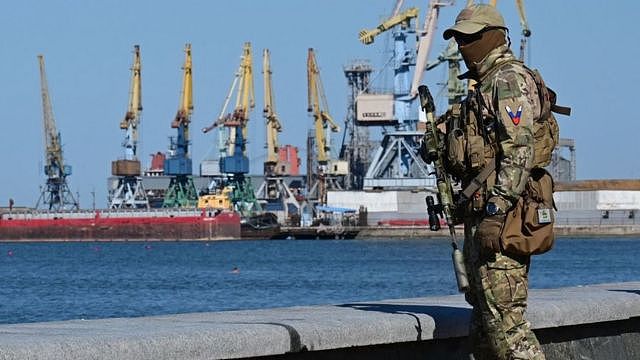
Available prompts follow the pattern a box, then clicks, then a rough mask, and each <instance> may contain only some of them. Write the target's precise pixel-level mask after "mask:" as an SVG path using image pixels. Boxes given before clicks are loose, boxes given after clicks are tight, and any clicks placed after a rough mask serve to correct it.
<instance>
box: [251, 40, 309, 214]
mask: <svg viewBox="0 0 640 360" xmlns="http://www.w3.org/2000/svg"><path fill="white" fill-rule="evenodd" d="M272 75H273V72H272V71H271V56H270V52H269V49H264V50H263V52H262V76H263V80H264V81H263V86H264V108H263V112H262V113H263V116H264V118H265V123H266V135H267V158H266V161H265V162H264V181H263V182H262V184H261V185H260V186H259V187H258V190H257V191H256V196H257V198H258V199H259V201H260V203H261V204H264V205H265V207H266V208H268V209H270V210H271V211H278V212H281V213H283V214H284V219H287V222H289V223H293V224H294V225H298V224H299V215H300V204H299V203H298V200H297V199H296V197H295V195H294V194H293V192H292V191H291V189H290V188H289V185H288V184H287V183H286V182H285V176H287V175H288V172H287V170H286V166H281V165H282V164H283V163H282V162H280V161H279V160H280V159H279V154H278V149H279V144H278V132H280V131H282V124H281V123H280V120H279V118H278V115H277V112H276V104H275V96H274V93H273V83H272V78H271V77H272ZM294 209H295V210H294Z"/></svg>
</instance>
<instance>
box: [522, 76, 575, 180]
mask: <svg viewBox="0 0 640 360" xmlns="http://www.w3.org/2000/svg"><path fill="white" fill-rule="evenodd" d="M524 68H525V69H526V70H527V72H528V73H529V74H530V75H531V77H533V80H534V82H535V84H536V87H537V88H538V97H539V100H540V116H539V117H538V120H537V121H535V122H534V123H533V139H534V151H533V167H539V168H544V167H545V166H547V165H549V164H550V163H551V155H552V154H553V150H554V149H555V148H556V146H557V145H558V140H559V136H560V128H559V127H558V122H557V121H556V118H555V116H554V115H553V113H557V114H562V115H567V116H569V115H570V114H571V108H570V107H565V106H560V105H556V99H557V95H556V93H555V91H553V90H551V89H550V88H548V87H547V86H546V85H545V83H544V80H542V76H541V75H540V73H539V72H538V70H535V69H534V70H531V69H529V68H528V67H526V66H524Z"/></svg>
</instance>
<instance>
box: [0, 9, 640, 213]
mask: <svg viewBox="0 0 640 360" xmlns="http://www.w3.org/2000/svg"><path fill="white" fill-rule="evenodd" d="M394 3H395V1H394V0H384V1H383V0H348V1H347V0H321V1H320V0H318V1H302V0H299V1H295V0H269V1H259V0H234V1H206V0H181V1H162V0H155V1H154V0H110V1H95V0H94V1H91V0H67V1H63V0H49V1H36V0H22V1H3V2H1V3H0V34H1V35H0V48H1V49H2V57H1V58H0V64H1V66H0V119H1V120H0V121H1V124H2V131H0V134H1V135H0V136H1V137H2V138H1V140H0V161H1V162H2V167H1V169H2V171H1V173H0V176H1V180H0V184H1V186H0V206H6V204H8V201H9V198H13V199H14V200H15V204H16V205H17V206H34V205H35V203H36V201H37V200H38V196H39V193H40V192H39V187H40V186H41V185H42V184H44V182H45V177H44V173H43V170H42V166H43V159H44V148H43V132H42V105H41V97H40V79H39V71H38V60H37V55H38V54H43V55H44V56H45V62H46V71H47V78H48V83H49V92H50V96H51V101H52V105H53V113H54V116H55V120H56V124H57V127H58V130H59V131H60V132H61V134H62V141H63V146H64V156H65V160H66V163H67V164H69V165H71V166H72V167H73V174H72V175H71V176H70V177H69V185H70V187H71V189H72V191H73V192H74V193H78V194H79V196H80V204H81V207H85V208H87V207H91V203H92V193H94V194H95V201H96V204H97V206H106V202H107V178H108V177H109V176H110V172H111V161H113V160H117V159H119V158H122V157H123V154H124V150H123V148H122V147H121V143H122V139H123V138H124V133H123V132H122V130H121V129H120V128H119V122H120V120H121V119H122V118H123V116H124V114H125V110H126V108H127V101H128V92H129V81H130V76H131V73H130V66H131V61H132V49H133V45H135V44H139V45H140V47H141V56H142V96H143V99H142V103H143V106H144V110H143V115H142V125H141V144H140V149H139V157H140V159H141V161H142V164H143V167H148V166H149V162H150V156H149V154H152V153H155V152H157V151H166V149H167V147H168V142H169V141H168V137H169V136H172V135H175V129H171V127H170V123H171V121H172V120H173V117H174V116H175V113H176V111H177V109H178V102H179V97H180V90H181V86H182V70H181V69H180V68H181V66H182V64H183V62H184V52H183V49H184V45H185V43H187V42H189V43H191V44H192V54H193V82H194V112H193V116H192V119H191V120H192V123H191V129H192V131H191V140H192V147H191V156H192V159H193V161H194V173H197V171H198V164H199V163H200V162H201V161H202V160H203V159H205V158H207V157H210V156H212V155H214V154H215V149H216V144H217V136H216V135H215V134H214V133H213V132H212V133H208V134H202V133H201V132H200V131H199V129H201V128H202V127H204V126H207V125H209V124H211V123H212V121H213V120H214V119H215V118H216V117H217V116H218V114H219V113H220V110H221V108H222V104H223V102H224V98H225V96H226V95H227V92H228V89H229V86H230V85H231V82H232V80H233V75H234V72H235V71H236V69H237V67H238V65H239V60H240V55H241V52H242V46H243V43H244V42H246V41H249V42H251V43H252V46H253V55H254V76H255V78H254V81H255V93H256V108H255V110H254V111H253V113H252V116H251V120H250V125H249V139H248V140H249V157H250V158H251V172H252V173H260V172H261V171H262V162H263V161H264V159H265V150H264V144H265V130H264V119H263V117H262V107H263V100H262V96H263V91H262V86H263V84H262V74H261V71H262V50H263V49H264V48H268V49H269V50H270V52H271V66H272V71H273V86H274V93H275V101H276V110H277V112H278V115H279V117H280V120H281V122H282V124H283V127H284V129H283V132H282V133H281V134H280V143H281V144H292V145H295V146H298V147H299V148H300V152H301V157H303V158H304V157H305V156H306V150H305V149H304V144H305V141H306V133H307V130H308V129H310V128H311V125H312V118H311V117H309V115H308V114H307V111H306V109H307V83H306V57H307V49H308V48H310V47H312V48H314V49H315V52H316V60H317V62H318V64H319V66H320V72H321V77H322V81H323V83H324V89H325V93H326V97H327V100H328V104H329V109H330V113H331V115H332V116H333V118H334V119H335V120H336V121H337V122H339V123H340V124H343V122H344V119H345V116H346V108H347V96H348V89H347V84H346V80H345V78H344V74H343V67H344V66H345V65H347V64H348V63H349V62H350V61H352V60H354V59H369V60H370V61H371V63H372V65H373V66H374V68H376V69H377V68H380V67H381V65H382V64H384V63H386V62H387V60H388V58H389V54H388V53H387V52H386V51H385V50H386V47H385V43H386V41H385V38H384V37H383V36H381V37H378V38H377V40H376V42H375V43H374V44H372V45H368V46H365V45H363V44H361V43H360V42H359V41H358V32H359V31H360V30H361V29H364V28H369V29H370V28H374V27H375V26H377V25H378V23H379V22H380V21H381V20H383V19H384V18H386V17H388V16H389V14H390V13H391V11H392V9H393V6H394ZM465 3H466V1H460V0H458V1H457V2H456V3H455V4H454V5H453V6H448V7H445V8H443V9H442V10H441V13H440V21H439V23H438V29H437V34H436V36H435V39H436V41H435V43H434V45H433V48H432V50H431V56H430V58H434V57H435V56H437V54H438V53H439V52H440V51H442V50H443V48H444V47H445V46H446V43H445V42H444V40H442V37H441V34H442V32H443V31H444V30H445V29H446V28H447V27H448V26H449V25H451V24H452V23H453V21H454V19H455V16H456V14H457V13H458V12H459V11H460V10H461V9H462V7H463V6H464V4H465ZM613 4H614V3H613V2H605V1H601V0H583V1H579V2H576V1H555V0H535V1H525V7H526V12H527V17H528V20H529V26H530V28H531V30H532V36H531V38H530V47H529V48H530V53H529V58H528V60H527V63H528V64H529V65H530V66H531V67H534V68H538V69H539V70H540V71H541V73H542V75H543V77H544V79H545V81H546V83H547V85H548V86H550V87H551V88H553V89H554V90H556V92H557V93H558V103H559V104H561V105H567V106H571V107H572V108H573V112H572V116H571V117H570V118H567V117H564V116H558V120H559V124H560V129H561V130H560V131H561V137H564V138H572V139H575V141H576V149H577V178H578V179H606V178H639V177H640V158H639V157H638V156H637V155H638V150H637V148H636V146H637V142H638V138H639V134H640V122H639V121H638V115H637V112H636V111H635V108H634V105H635V104H636V101H638V98H639V97H638V93H637V84H638V83H640V72H639V71H638V70H637V59H638V58H639V56H640V46H638V45H637V38H638V35H640V34H639V31H638V30H637V26H636V23H637V14H638V13H639V12H640V2H638V1H632V0H626V1H617V2H615V5H613ZM427 5H428V0H421V1H417V0H406V1H405V4H404V8H407V7H410V6H416V7H418V8H419V9H420V22H421V23H422V22H423V21H424V17H425V15H426V9H427ZM498 8H499V10H500V11H501V12H502V13H503V15H504V17H505V20H506V22H507V25H508V26H509V27H510V28H511V38H512V41H513V43H514V44H515V45H516V46H517V44H518V43H519V39H520V36H519V34H520V27H519V20H518V15H517V11H516V7H515V1H513V0H501V1H499V2H498ZM514 51H515V52H516V53H517V49H514ZM445 75H446V69H445V68H444V67H443V66H440V67H438V68H436V69H434V70H431V71H429V72H426V73H425V76H424V82H425V83H426V84H428V85H430V86H431V87H432V92H436V91H434V90H433V89H437V87H439V86H440V85H438V84H439V83H442V82H443V81H445ZM381 78H383V77H381ZM443 101H444V100H443V99H440V101H439V103H441V104H442V103H443ZM440 108H441V109H444V106H441V107H440ZM342 128H344V126H342ZM341 138H342V134H339V135H338V136H337V137H335V138H334V143H335V144H337V143H338V142H339V140H340V139H341Z"/></svg>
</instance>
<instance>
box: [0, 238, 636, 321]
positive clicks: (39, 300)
mask: <svg viewBox="0 0 640 360" xmlns="http://www.w3.org/2000/svg"><path fill="white" fill-rule="evenodd" d="M450 254H451V247H450V244H449V242H448V241H447V239H428V240H417V239H396V240H257V241H217V242H72V243H2V244H0V277H1V278H0V323H22V322H39V321H57V320H68V319H96V318H106V317H134V316H148V315H159V314H176V313H188V312H203V311H222V310H236V309H257V308H273V307H283V306H295V305H312V304H339V303H345V302H355V301H373V300H383V299H395V298H411V297H423V296H430V295H449V294H456V293H457V289H456V284H455V278H454V275H453V269H452V264H451V256H450ZM639 279H640V238H560V239H558V240H557V242H556V246H555V248H554V249H553V250H552V251H550V252H549V253H547V254H544V255H539V256H535V257H534V258H533V261H532V265H531V270H530V286H531V287H532V288H554V287H565V286H575V285H586V284H596V283H610V282H624V281H638V280H639Z"/></svg>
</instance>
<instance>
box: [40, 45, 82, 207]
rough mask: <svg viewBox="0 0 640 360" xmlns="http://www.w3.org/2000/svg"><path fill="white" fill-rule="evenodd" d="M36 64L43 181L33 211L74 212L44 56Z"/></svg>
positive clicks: (69, 170)
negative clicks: (38, 68) (40, 115)
mask: <svg viewBox="0 0 640 360" xmlns="http://www.w3.org/2000/svg"><path fill="white" fill-rule="evenodd" d="M38 62H39V64H40V94H41V96H42V114H43V116H42V120H43V125H44V126H43V128H44V160H45V165H44V174H45V175H46V176H47V180H46V183H45V185H44V186H41V188H40V197H39V198H38V202H37V203H36V208H39V209H48V210H55V211H58V210H77V209H78V208H79V204H78V201H77V200H76V199H75V197H74V196H73V194H72V193H71V190H70V189H69V184H68V183H67V177H68V176H69V175H71V172H72V171H71V170H72V169H71V165H66V164H65V162H64V157H63V154H62V139H61V136H60V132H58V130H57V128H56V121H55V119H54V117H53V108H52V106H51V98H50V97H49V85H48V83H47V75H46V72H45V67H44V56H43V55H38Z"/></svg>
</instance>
